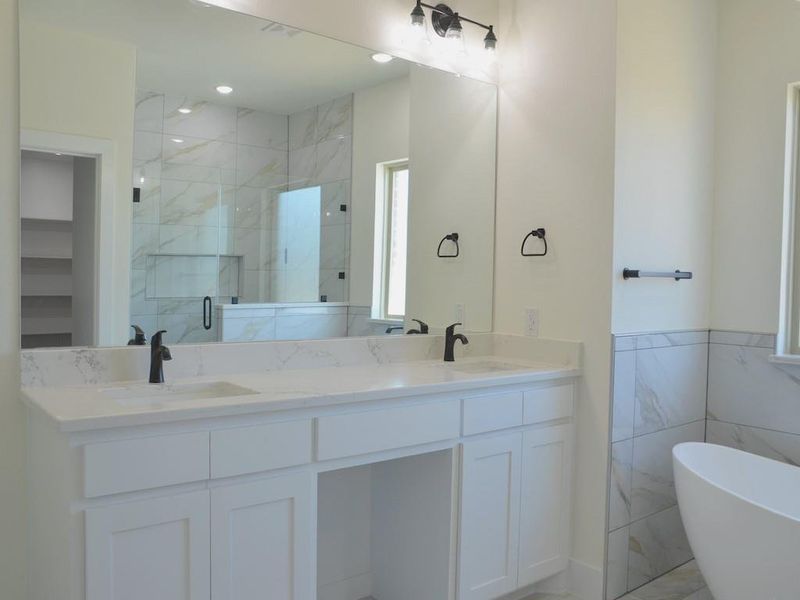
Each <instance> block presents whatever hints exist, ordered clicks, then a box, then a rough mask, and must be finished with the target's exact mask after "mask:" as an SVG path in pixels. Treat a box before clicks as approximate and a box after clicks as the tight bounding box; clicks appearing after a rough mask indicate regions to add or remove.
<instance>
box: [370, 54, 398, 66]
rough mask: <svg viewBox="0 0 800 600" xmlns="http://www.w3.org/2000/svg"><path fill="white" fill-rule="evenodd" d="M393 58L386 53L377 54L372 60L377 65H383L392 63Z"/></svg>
mask: <svg viewBox="0 0 800 600" xmlns="http://www.w3.org/2000/svg"><path fill="white" fill-rule="evenodd" d="M393 58H394V56H392V55H391V54H386V53H384V52H376V53H375V54H373V55H372V60H374V61H375V62H376V63H381V64H383V63H388V62H391V61H392V59H393Z"/></svg>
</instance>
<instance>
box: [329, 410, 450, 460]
mask: <svg viewBox="0 0 800 600" xmlns="http://www.w3.org/2000/svg"><path fill="white" fill-rule="evenodd" d="M459 412H460V406H459V401H458V400H451V401H449V402H437V403H435V404H415V405H412V406H402V407H399V408H387V409H383V410H372V411H367V412H359V413H350V414H344V415H332V416H329V417H320V418H319V419H318V420H317V458H318V459H319V460H328V459H331V458H342V457H345V456H356V455H358V454H368V453H370V452H380V451H382V450H391V449H393V448H403V447H405V446H415V445H417V444H426V443H429V442H437V441H440V440H447V439H452V438H457V437H458V432H459V427H460V423H459V421H460V415H459Z"/></svg>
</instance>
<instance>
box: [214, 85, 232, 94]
mask: <svg viewBox="0 0 800 600" xmlns="http://www.w3.org/2000/svg"><path fill="white" fill-rule="evenodd" d="M217 92H219V93H220V94H222V95H223V96H227V95H228V94H230V93H231V92H233V88H232V87H231V86H229V85H218V86H217Z"/></svg>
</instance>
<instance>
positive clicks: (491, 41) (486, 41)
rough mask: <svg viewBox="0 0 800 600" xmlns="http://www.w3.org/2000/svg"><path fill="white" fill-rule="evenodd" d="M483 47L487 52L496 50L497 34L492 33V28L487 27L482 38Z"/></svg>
mask: <svg viewBox="0 0 800 600" xmlns="http://www.w3.org/2000/svg"><path fill="white" fill-rule="evenodd" d="M483 47H484V48H485V49H486V51H487V52H488V53H489V54H494V53H495V52H496V51H497V36H496V35H495V34H494V28H493V27H491V26H490V27H489V31H488V32H487V34H486V37H485V38H483Z"/></svg>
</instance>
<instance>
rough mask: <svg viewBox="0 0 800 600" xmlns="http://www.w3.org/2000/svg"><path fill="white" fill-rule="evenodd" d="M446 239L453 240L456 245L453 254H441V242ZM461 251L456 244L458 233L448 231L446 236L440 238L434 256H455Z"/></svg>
mask: <svg viewBox="0 0 800 600" xmlns="http://www.w3.org/2000/svg"><path fill="white" fill-rule="evenodd" d="M446 241H450V242H453V243H454V244H455V245H456V253H455V254H442V244H444V243H445V242H446ZM460 253H461V248H460V247H459V245H458V234H457V233H448V234H447V235H446V236H444V237H443V238H442V241H440V242H439V247H438V248H437V249H436V256H438V257H439V258H456V257H458V255H459V254H460Z"/></svg>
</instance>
